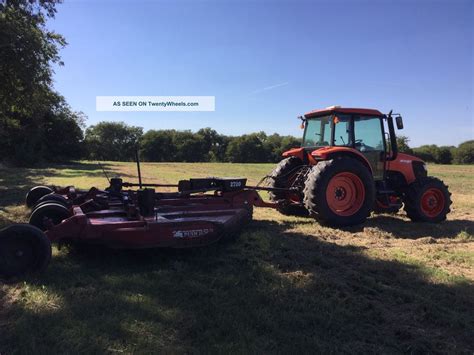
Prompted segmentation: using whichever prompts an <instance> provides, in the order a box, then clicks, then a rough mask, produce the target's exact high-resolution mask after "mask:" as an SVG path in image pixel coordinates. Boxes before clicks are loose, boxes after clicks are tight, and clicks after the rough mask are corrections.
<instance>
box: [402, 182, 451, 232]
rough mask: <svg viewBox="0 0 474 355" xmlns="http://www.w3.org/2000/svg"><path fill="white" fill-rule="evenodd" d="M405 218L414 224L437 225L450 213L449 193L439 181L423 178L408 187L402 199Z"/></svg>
mask: <svg viewBox="0 0 474 355" xmlns="http://www.w3.org/2000/svg"><path fill="white" fill-rule="evenodd" d="M403 202H404V205H405V206H404V209H405V212H406V213H407V216H408V217H409V218H410V219H411V220H412V221H414V222H431V223H438V222H441V221H444V220H445V219H446V215H447V214H448V213H449V212H450V211H451V210H450V206H451V203H452V201H451V193H450V192H449V191H448V187H447V186H446V185H445V184H444V183H443V182H442V181H441V180H439V179H437V178H434V177H425V178H421V179H418V180H416V181H415V182H413V183H412V184H410V186H409V187H408V191H407V193H406V195H405V199H404V201H403Z"/></svg>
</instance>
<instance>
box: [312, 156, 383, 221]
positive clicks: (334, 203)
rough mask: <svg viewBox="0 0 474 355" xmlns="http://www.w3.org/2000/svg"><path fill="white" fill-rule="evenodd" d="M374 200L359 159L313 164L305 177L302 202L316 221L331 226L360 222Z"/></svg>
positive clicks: (369, 179) (369, 178)
mask: <svg viewBox="0 0 474 355" xmlns="http://www.w3.org/2000/svg"><path fill="white" fill-rule="evenodd" d="M374 200H375V186H374V180H373V177H372V174H371V173H370V171H369V169H368V168H367V167H366V166H365V165H364V164H363V163H361V162H360V161H358V160H356V159H353V158H349V157H339V158H335V159H332V160H327V161H322V162H319V163H318V164H316V165H315V166H314V167H313V169H312V170H311V172H310V173H309V175H308V178H307V179H306V183H305V188H304V203H305V206H306V209H307V210H308V211H309V212H310V214H311V215H312V216H313V217H315V218H316V219H317V220H319V221H321V222H323V223H325V224H328V225H331V226H335V227H340V226H341V227H342V226H351V225H356V224H360V223H363V222H364V221H365V220H366V218H367V217H368V216H369V214H370V212H371V209H372V206H373V205H374Z"/></svg>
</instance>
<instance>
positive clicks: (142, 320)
mask: <svg viewBox="0 0 474 355" xmlns="http://www.w3.org/2000/svg"><path fill="white" fill-rule="evenodd" d="M384 221H386V222H387V223H389V222H391V223H393V221H390V220H384ZM374 223H375V221H374ZM403 223H406V222H403ZM294 226H295V222H279V223H277V222H272V221H255V222H254V223H252V224H251V225H250V226H249V227H247V228H246V229H245V230H244V231H243V233H242V234H241V235H240V237H239V238H238V239H236V240H235V241H232V242H222V243H217V244H215V245H211V246H208V247H203V248H199V249H191V250H146V251H113V250H108V249H103V248H97V247H89V248H84V247H83V248H79V249H78V248H73V249H69V250H62V251H60V252H59V254H58V255H56V256H55V257H54V258H53V261H52V263H51V266H50V268H49V269H48V271H47V273H46V274H44V275H43V276H41V279H36V280H35V279H31V280H29V284H30V285H31V286H30V287H31V288H35V289H39V290H43V292H44V293H46V294H47V295H48V300H44V299H42V298H39V299H38V300H36V306H35V307H33V306H32V304H31V303H28V302H17V303H13V304H11V305H10V310H9V314H8V319H9V320H10V321H9V324H10V325H9V326H3V328H2V326H1V325H0V331H1V332H2V337H1V340H0V351H2V352H6V353H10V352H12V351H13V350H16V351H18V352H31V351H32V350H33V349H34V350H35V351H36V352H39V353H41V352H46V351H48V352H51V351H53V352H89V353H95V352H99V353H102V352H111V351H120V352H141V353H146V352H203V353H209V352H211V353H212V352H260V353H261V352H264V353H265V352H281V353H289V352H292V353H293V352H297V353H299V352H302V353H307V352H331V353H334V352H351V353H354V352H355V353H366V352H371V353H380V352H382V353H400V352H410V353H433V352H435V353H437V352H460V353H462V352H466V353H472V351H474V337H473V335H474V334H473V329H474V299H473V295H474V285H473V284H472V283H470V282H469V281H468V280H465V279H453V280H451V281H450V282H449V283H433V282H430V273H429V270H426V269H425V268H423V267H421V266H418V265H414V264H408V263H401V262H396V261H386V260H380V259H374V258H370V257H368V256H367V255H365V254H364V249H362V248H360V247H355V246H341V245H337V244H333V243H329V242H326V241H324V240H323V239H322V238H319V237H318V236H311V235H306V234H302V233H298V232H294V231H293V230H294ZM453 228H454V227H453ZM24 292H26V291H24ZM29 292H33V291H29ZM33 295H34V292H33ZM23 297H27V298H28V297H29V294H28V293H27V292H26V294H25V295H23ZM31 297H33V296H31ZM33 305H35V303H34V302H33ZM111 349H112V350H111Z"/></svg>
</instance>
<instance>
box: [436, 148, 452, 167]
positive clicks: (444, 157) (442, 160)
mask: <svg viewBox="0 0 474 355" xmlns="http://www.w3.org/2000/svg"><path fill="white" fill-rule="evenodd" d="M453 148H454V147H448V146H442V147H439V149H438V156H437V157H436V162H437V163H438V164H451V163H452V162H453V154H452V150H453Z"/></svg>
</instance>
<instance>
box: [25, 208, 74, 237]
mask: <svg viewBox="0 0 474 355" xmlns="http://www.w3.org/2000/svg"><path fill="white" fill-rule="evenodd" d="M70 216H71V213H70V212H69V209H68V208H66V207H65V206H63V205H61V204H59V203H55V202H50V203H45V204H44V205H43V204H42V205H40V206H38V207H37V208H35V209H34V210H33V212H31V216H30V221H29V223H30V224H31V225H33V226H35V227H37V228H39V229H41V230H42V231H46V230H47V229H49V228H51V227H52V226H55V225H57V224H59V223H61V222H62V221H63V220H65V219H66V218H69V217H70Z"/></svg>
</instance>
